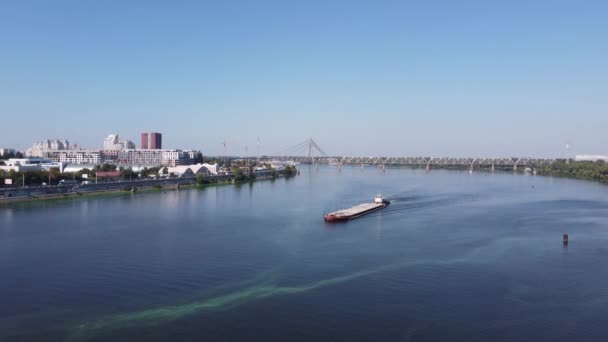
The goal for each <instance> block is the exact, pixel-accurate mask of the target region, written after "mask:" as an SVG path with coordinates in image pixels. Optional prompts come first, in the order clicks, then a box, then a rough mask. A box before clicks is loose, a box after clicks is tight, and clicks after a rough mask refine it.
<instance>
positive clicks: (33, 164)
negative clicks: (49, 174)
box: [0, 158, 62, 172]
mask: <svg viewBox="0 0 608 342" xmlns="http://www.w3.org/2000/svg"><path fill="white" fill-rule="evenodd" d="M3 162H4V165H0V170H2V171H6V172H9V171H11V170H14V171H15V172H32V171H40V170H47V171H48V170H49V169H50V168H52V167H56V168H58V169H59V170H61V169H62V167H61V166H62V165H61V163H55V162H53V161H52V160H50V159H42V158H11V159H8V160H4V161H3Z"/></svg>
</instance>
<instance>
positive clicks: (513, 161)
mask: <svg viewBox="0 0 608 342" xmlns="http://www.w3.org/2000/svg"><path fill="white" fill-rule="evenodd" d="M266 158H267V159H273V160H280V161H295V162H298V163H303V164H334V165H339V166H341V165H375V166H388V165H395V166H414V167H426V168H427V170H428V169H430V168H433V167H436V168H449V167H458V168H470V169H471V170H473V169H476V168H477V169H478V168H488V169H492V170H494V169H513V170H517V169H518V168H521V167H523V168H526V167H529V168H533V169H534V168H538V167H541V166H546V165H551V164H553V163H554V162H556V161H557V159H547V158H529V157H506V158H504V157H503V158H474V157H471V158H458V157H422V156H420V157H354V156H330V155H328V154H327V153H325V152H324V151H323V150H322V149H321V148H320V147H319V145H318V144H317V143H316V142H315V141H314V140H313V139H312V138H310V139H307V140H306V141H304V142H301V143H299V144H297V145H294V146H292V147H290V148H288V149H286V150H283V151H280V152H278V153H275V154H273V155H271V156H268V157H266Z"/></svg>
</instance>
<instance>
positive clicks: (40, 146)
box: [25, 139, 70, 158]
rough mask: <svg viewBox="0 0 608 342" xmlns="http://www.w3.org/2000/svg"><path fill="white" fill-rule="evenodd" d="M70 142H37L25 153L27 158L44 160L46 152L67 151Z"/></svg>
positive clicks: (55, 140) (57, 140)
mask: <svg viewBox="0 0 608 342" xmlns="http://www.w3.org/2000/svg"><path fill="white" fill-rule="evenodd" d="M69 149H70V142H69V141H67V140H59V139H47V140H45V141H39V142H37V143H35V144H34V145H32V147H30V148H28V149H27V150H26V151H25V154H26V156H28V157H38V158H44V157H45V153H46V152H51V151H61V150H69Z"/></svg>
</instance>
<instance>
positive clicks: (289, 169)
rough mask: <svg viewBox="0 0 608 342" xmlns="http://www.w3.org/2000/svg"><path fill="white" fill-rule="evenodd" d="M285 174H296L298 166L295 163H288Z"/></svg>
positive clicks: (288, 175)
mask: <svg viewBox="0 0 608 342" xmlns="http://www.w3.org/2000/svg"><path fill="white" fill-rule="evenodd" d="M284 172H285V176H287V177H290V176H293V175H295V174H296V172H297V170H296V167H295V166H293V165H287V166H285V171H284Z"/></svg>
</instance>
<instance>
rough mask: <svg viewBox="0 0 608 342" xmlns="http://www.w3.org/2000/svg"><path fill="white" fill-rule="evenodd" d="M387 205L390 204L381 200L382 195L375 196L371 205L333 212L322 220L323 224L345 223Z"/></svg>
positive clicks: (385, 200)
mask: <svg viewBox="0 0 608 342" xmlns="http://www.w3.org/2000/svg"><path fill="white" fill-rule="evenodd" d="M389 204H391V201H389V200H387V199H384V198H382V195H376V198H374V201H373V202H372V203H363V204H359V205H356V206H354V207H352V208H348V209H342V210H338V211H334V212H333V213H329V214H327V215H325V216H324V218H325V222H340V221H346V220H350V219H354V218H357V217H361V216H363V215H365V214H369V213H371V212H374V211H376V210H380V209H384V208H386V207H388V205H389Z"/></svg>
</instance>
